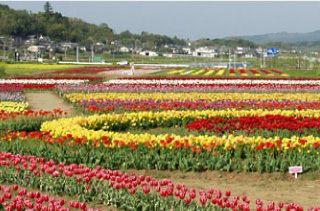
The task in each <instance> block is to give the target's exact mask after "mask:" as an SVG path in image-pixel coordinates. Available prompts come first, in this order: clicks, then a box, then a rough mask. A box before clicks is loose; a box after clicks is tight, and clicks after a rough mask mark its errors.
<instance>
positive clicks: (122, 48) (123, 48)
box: [119, 46, 129, 53]
mask: <svg viewBox="0 0 320 211" xmlns="http://www.w3.org/2000/svg"><path fill="white" fill-rule="evenodd" d="M119 51H120V52H122V53H129V48H127V47H125V46H122V47H121V48H120V49H119Z"/></svg>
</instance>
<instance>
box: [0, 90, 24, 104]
mask: <svg viewBox="0 0 320 211" xmlns="http://www.w3.org/2000/svg"><path fill="white" fill-rule="evenodd" d="M0 101H13V102H24V101H26V97H25V95H24V93H23V92H0Z"/></svg>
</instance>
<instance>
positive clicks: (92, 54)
mask: <svg viewBox="0 0 320 211" xmlns="http://www.w3.org/2000/svg"><path fill="white" fill-rule="evenodd" d="M91 56H92V63H93V57H94V53H93V45H91Z"/></svg>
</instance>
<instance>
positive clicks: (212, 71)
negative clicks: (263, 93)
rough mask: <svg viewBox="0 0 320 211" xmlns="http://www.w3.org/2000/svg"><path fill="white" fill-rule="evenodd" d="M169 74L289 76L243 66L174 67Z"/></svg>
mask: <svg viewBox="0 0 320 211" xmlns="http://www.w3.org/2000/svg"><path fill="white" fill-rule="evenodd" d="M166 73H167V75H168V76H193V77H197V76H205V77H208V76H211V77H212V76H215V77H219V76H229V77H237V76H242V77H247V76H253V77H289V75H288V74H286V73H284V72H282V71H279V70H273V69H271V70H263V69H261V70H255V69H243V68H234V69H227V68H200V69H199V68H194V69H174V70H170V71H167V72H166Z"/></svg>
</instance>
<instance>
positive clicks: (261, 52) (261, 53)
mask: <svg viewBox="0 0 320 211" xmlns="http://www.w3.org/2000/svg"><path fill="white" fill-rule="evenodd" d="M262 55H263V51H262V48H261V51H260V68H262Z"/></svg>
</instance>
